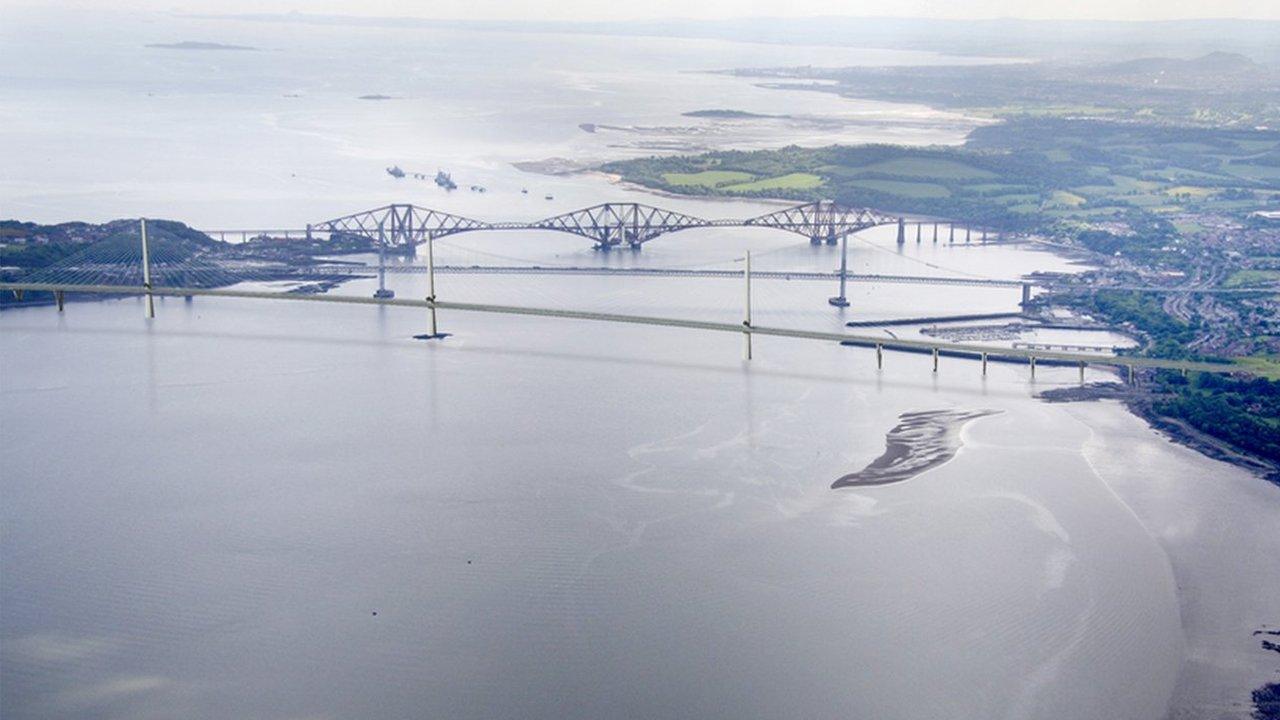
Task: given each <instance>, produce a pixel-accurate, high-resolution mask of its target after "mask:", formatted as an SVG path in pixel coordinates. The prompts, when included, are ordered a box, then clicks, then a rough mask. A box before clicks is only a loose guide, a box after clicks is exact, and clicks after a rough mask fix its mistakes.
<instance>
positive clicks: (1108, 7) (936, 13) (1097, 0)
mask: <svg viewBox="0 0 1280 720" xmlns="http://www.w3.org/2000/svg"><path fill="white" fill-rule="evenodd" d="M0 7H3V8H9V9H13V8H40V9H50V8H66V9H85V10H100V9H103V8H102V6H101V5H100V4H99V3H95V2H87V1H85V0H71V1H69V2H58V3H48V2H31V1H28V0H18V1H17V2H12V1H10V2H5V3H3V5H2V6H0ZM112 9H114V10H124V11H158V12H173V13H177V14H239V13H254V14H279V13H295V12H296V13H309V14H335V15H351V16H360V17H414V18H422V19H432V20H463V19H465V20H495V21H547V20H552V21H585V22H599V21H627V20H643V21H665V20H671V21H682V20H732V19H743V18H768V17H785V18H806V17H807V18H819V17H841V18H877V19H883V18H903V19H939V20H994V19H1019V20H1061V21H1079V20H1101V21H1122V22H1142V21H1162V20H1227V19H1237V20H1280V3H1275V2H1269V1H1264V0H1221V1H1219V2H1208V1H1207V0H1170V1H1169V2H1163V3H1158V4H1152V3H1150V2H1147V1H1146V0H1081V1H1080V2H1075V3H1071V4H1069V5H1066V4H1063V3H1060V2H1046V1H1044V0H1036V1H1034V2H1021V1H1019V0H975V1H973V2H966V3H963V4H959V3H944V2H937V0H858V1H857V2H853V3H850V2H847V1H842V0H798V1H796V2H790V3H785V4H776V3H766V2H753V1H743V0H709V1H707V2H702V3H698V4H696V5H692V4H690V3H687V2H681V1H680V0H652V1H651V2H648V3H645V4H644V5H643V6H637V5H625V6H620V5H618V4H604V3H598V2H590V1H588V0H568V1H566V2H560V3H554V4H548V3H543V2H538V1H537V0H478V1H469V0H440V1H438V2H431V3H421V2H415V1H414V0H378V1H375V2H366V3H361V4H358V5H353V4H351V3H348V2H342V1H341V0H265V1H262V2H255V1H253V0H225V1H222V2H208V1H207V0H186V1H184V0H176V1H175V0H123V1H122V2H118V3H114V4H113V5H112Z"/></svg>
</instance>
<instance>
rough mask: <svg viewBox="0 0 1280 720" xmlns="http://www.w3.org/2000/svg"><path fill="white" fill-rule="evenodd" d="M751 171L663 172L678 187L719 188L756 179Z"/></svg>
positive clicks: (665, 177)
mask: <svg viewBox="0 0 1280 720" xmlns="http://www.w3.org/2000/svg"><path fill="white" fill-rule="evenodd" d="M755 178H756V176H755V175H752V174H751V173H745V172H740V171H737V170H703V171H702V172H696V173H663V174H662V179H663V180H666V181H667V182H668V183H670V184H671V185H676V186H678V187H704V188H718V187H722V186H724V185H733V184H735V183H745V182H750V181H752V180H755Z"/></svg>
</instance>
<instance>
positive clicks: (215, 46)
mask: <svg viewBox="0 0 1280 720" xmlns="http://www.w3.org/2000/svg"><path fill="white" fill-rule="evenodd" d="M146 47H149V48H156V49H158V50H250V51H257V50H258V49H259V48H256V47H250V46H249V45H226V44H224V43H216V42H200V41H198V40H183V41H182V42H175V43H151V44H149V45H147V46H146Z"/></svg>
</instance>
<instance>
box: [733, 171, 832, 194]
mask: <svg viewBox="0 0 1280 720" xmlns="http://www.w3.org/2000/svg"><path fill="white" fill-rule="evenodd" d="M821 185H822V178H821V177H820V176H818V175H814V174H812V173H803V172H796V173H787V174H786V175H779V176H778V177H771V178H764V179H762V180H756V181H753V182H744V183H737V184H735V185H724V186H721V187H720V189H721V190H725V191H727V192H760V191H762V190H812V189H814V188H816V187H820V186H821Z"/></svg>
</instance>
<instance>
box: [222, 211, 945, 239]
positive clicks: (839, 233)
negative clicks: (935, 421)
mask: <svg viewBox="0 0 1280 720" xmlns="http://www.w3.org/2000/svg"><path fill="white" fill-rule="evenodd" d="M927 223H932V224H933V226H934V229H933V239H934V240H935V241H936V240H937V239H938V229H937V228H938V226H939V225H945V226H947V227H948V237H949V239H950V240H952V241H954V240H955V230H956V227H958V224H957V223H953V222H950V221H932V220H929V221H917V222H916V225H917V228H916V239H917V240H919V239H920V235H921V228H922V227H923V225H925V224H927ZM894 224H896V225H897V226H898V241H899V242H904V241H905V238H906V229H905V228H906V224H907V222H906V220H905V219H904V218H902V217H900V216H896V215H890V214H886V213H882V212H879V211H877V210H872V209H869V208H859V207H850V206H846V205H841V204H839V203H836V202H832V201H830V200H819V201H816V202H810V203H805V204H803V205H796V206H794V207H789V208H784V209H781V210H777V211H774V212H770V213H765V214H764V215H758V216H756V217H750V218H742V219H736V218H735V219H719V220H706V219H703V218H700V217H695V216H693V215H688V214H685V213H681V212H677V211H675V210H667V209H664V208H660V207H654V206H652V205H645V204H642V203H634V202H622V203H601V204H599V205H592V206H591V207H587V208H582V209H579V210H573V211H571V212H567V213H562V214H560V215H553V216H551V217H547V218H543V219H541V220H534V221H531V222H487V221H483V220H476V219H474V218H469V217H463V216H461V215H454V214H452V213H447V212H443V211H440V210H433V209H430V208H424V207H418V206H417V205H409V204H393V205H384V206H383V207H380V208H375V209H373V210H365V211H363V212H358V213H353V214H351V215H344V216H342V217H338V218H333V219H331V220H324V221H321V222H317V223H310V224H308V225H307V226H306V228H295V229H288V230H206V231H205V232H206V233H208V234H209V235H215V236H221V237H222V238H223V239H226V236H227V235H232V236H235V235H240V236H242V237H245V238H247V237H250V236H257V235H284V236H293V235H305V236H306V237H308V238H314V237H316V236H326V235H327V236H329V237H332V236H334V235H339V234H343V235H358V236H361V237H366V238H370V239H373V240H377V241H379V242H380V243H382V244H383V245H384V246H386V247H413V246H417V245H420V244H422V243H424V242H427V241H428V240H431V239H434V238H441V237H445V236H448V235H457V234H459V233H464V232H477V231H486V230H550V231H555V232H564V233H570V234H572V235H578V236H580V237H584V238H586V239H588V240H591V241H592V243H593V245H594V246H595V247H596V248H599V249H602V250H609V249H612V248H615V247H621V246H626V247H630V248H632V249H639V248H640V247H641V246H642V245H644V244H645V243H647V242H649V241H651V240H654V239H656V238H658V237H661V236H663V235H667V234H670V233H674V232H680V231H682V230H693V229H696V228H708V227H766V228H775V229H778V230H785V231H787V232H793V233H797V234H799V235H803V236H805V237H807V238H809V241H810V242H812V243H815V244H816V243H822V242H825V243H827V244H829V245H835V244H836V243H837V242H838V241H839V240H840V239H842V238H844V237H847V236H848V235H850V234H852V233H856V232H858V231H860V230H865V229H867V228H871V227H876V226H879V225H894ZM964 230H965V237H966V239H968V236H969V229H968V228H967V227H964Z"/></svg>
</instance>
